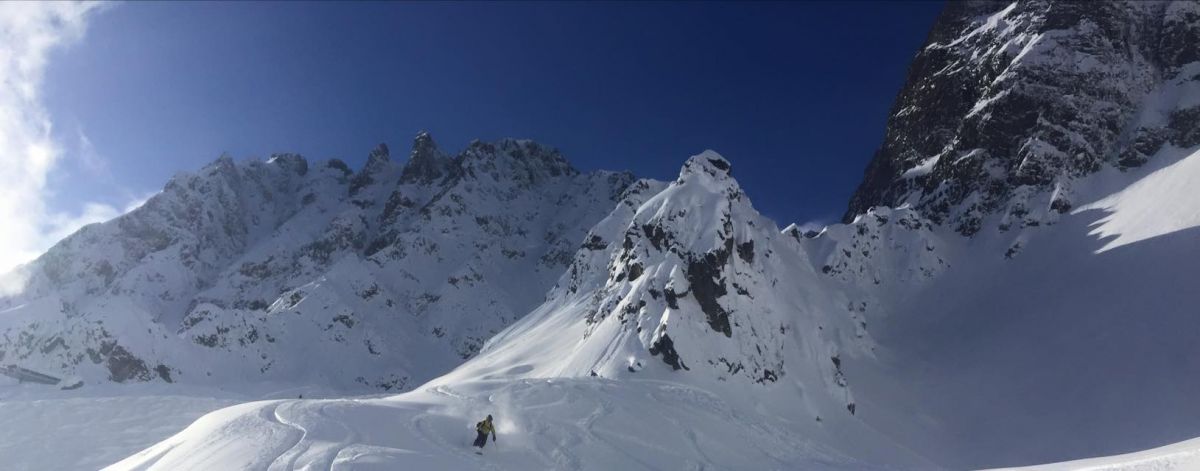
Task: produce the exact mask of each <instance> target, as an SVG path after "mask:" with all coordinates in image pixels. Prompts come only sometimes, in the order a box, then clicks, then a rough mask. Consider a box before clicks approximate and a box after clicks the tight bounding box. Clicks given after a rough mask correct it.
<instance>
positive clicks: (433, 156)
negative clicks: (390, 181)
mask: <svg viewBox="0 0 1200 471" xmlns="http://www.w3.org/2000/svg"><path fill="white" fill-rule="evenodd" d="M448 161H449V159H448V158H447V157H446V156H445V155H443V154H442V151H441V150H439V149H438V146H437V143H436V142H434V140H433V136H430V135H429V133H428V132H426V131H421V132H419V133H417V137H415V138H413V145H412V152H411V153H409V158H408V163H407V164H406V165H405V166H404V171H403V172H402V173H401V174H400V183H430V182H433V181H436V180H437V179H439V178H442V177H443V176H444V175H445V174H446V164H447V162H448Z"/></svg>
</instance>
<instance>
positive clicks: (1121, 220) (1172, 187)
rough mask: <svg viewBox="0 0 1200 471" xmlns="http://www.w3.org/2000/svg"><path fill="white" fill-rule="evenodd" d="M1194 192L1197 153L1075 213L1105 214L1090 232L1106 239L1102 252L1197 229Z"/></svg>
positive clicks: (1199, 214)
mask: <svg viewBox="0 0 1200 471" xmlns="http://www.w3.org/2000/svg"><path fill="white" fill-rule="evenodd" d="M1160 157H1168V156H1160ZM1158 160H1166V159H1158ZM1197 190H1200V150H1197V151H1194V152H1192V153H1191V154H1186V155H1185V156H1184V157H1183V158H1181V159H1178V160H1177V161H1175V162H1173V163H1171V164H1170V165H1167V166H1165V167H1163V168H1158V169H1155V170H1153V173H1150V174H1149V175H1146V176H1145V177H1143V178H1141V179H1139V180H1138V181H1137V183H1134V184H1132V185H1129V187H1127V188H1124V189H1122V190H1120V191H1117V192H1115V193H1113V194H1111V195H1109V196H1107V197H1105V198H1104V199H1101V200H1100V201H1097V202H1095V203H1092V204H1089V205H1087V206H1083V207H1081V208H1079V209H1078V210H1077V211H1088V210H1103V211H1105V212H1106V213H1108V214H1107V215H1106V216H1105V217H1104V218H1103V219H1100V220H1099V221H1096V223H1095V228H1094V229H1093V231H1092V234H1093V235H1096V236H1098V237H1101V238H1105V239H1109V240H1108V241H1107V243H1106V244H1105V245H1104V246H1103V247H1101V248H1100V249H1099V251H1100V252H1103V251H1106V250H1112V249H1115V248H1117V247H1121V246H1123V245H1128V244H1132V243H1135V242H1138V241H1142V240H1146V239H1150V238H1153V237H1159V236H1163V235H1167V234H1171V233H1173V232H1177V231H1182V230H1185V229H1190V228H1193V227H1196V226H1200V194H1197Z"/></svg>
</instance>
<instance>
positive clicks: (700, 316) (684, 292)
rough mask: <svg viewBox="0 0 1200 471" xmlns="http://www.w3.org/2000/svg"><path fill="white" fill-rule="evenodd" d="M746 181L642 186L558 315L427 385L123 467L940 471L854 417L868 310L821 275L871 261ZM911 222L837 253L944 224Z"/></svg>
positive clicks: (846, 238)
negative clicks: (796, 220)
mask: <svg viewBox="0 0 1200 471" xmlns="http://www.w3.org/2000/svg"><path fill="white" fill-rule="evenodd" d="M732 169H733V166H732V165H731V164H730V163H729V161H727V160H726V159H724V158H723V157H721V156H720V155H718V154H717V153H715V152H712V151H706V152H703V153H701V154H699V155H696V156H693V157H691V158H690V159H688V160H687V161H686V162H685V163H684V165H683V167H682V169H681V170H680V173H679V176H678V178H677V179H675V180H674V181H672V182H671V183H668V184H664V183H660V182H654V181H648V180H638V181H637V182H634V183H633V184H631V185H630V186H629V187H628V188H627V189H626V191H625V192H624V194H623V195H622V197H621V199H620V201H619V202H618V203H617V204H616V205H615V209H613V210H612V211H611V212H610V213H609V214H608V215H607V216H606V217H605V218H603V219H602V220H600V221H599V223H597V224H596V225H595V226H594V227H593V228H592V229H591V230H590V231H589V232H588V233H587V235H586V237H585V238H584V243H583V245H582V247H580V248H579V250H578V251H577V252H576V254H575V255H574V258H573V260H572V262H571V264H570V266H569V267H568V268H567V269H566V270H564V272H563V273H562V275H561V277H560V278H559V279H558V282H557V283H556V284H555V285H554V287H553V288H551V289H550V291H549V293H548V294H547V295H546V300H545V302H544V303H543V304H541V305H540V306H538V307H536V308H535V309H533V310H532V311H531V312H530V313H529V314H528V315H526V316H525V317H523V318H521V319H520V320H519V321H517V322H516V323H514V324H513V325H511V326H510V327H508V328H507V329H505V330H504V331H502V332H500V333H499V334H497V335H496V336H494V337H492V338H491V339H490V340H488V342H487V343H486V344H485V346H484V347H483V349H482V350H481V351H480V353H479V355H477V356H476V357H474V358H472V359H471V360H468V361H467V362H466V363H464V364H463V365H461V366H460V367H458V368H456V369H454V370H453V371H451V372H449V373H447V374H446V375H444V376H441V377H439V378H437V379H435V380H433V381H430V382H429V383H426V384H425V385H423V386H421V387H419V388H417V389H416V390H414V391H411V392H409V393H405V394H401V395H397V396H392V397H387V398H375V399H353V400H341V399H335V400H316V401H304V400H287V401H264V402H258V403H253V404H246V405H244V406H238V407H235V408H230V409H226V410H222V411H218V412H215V413H213V414H210V415H208V416H206V417H204V418H203V419H201V420H199V421H197V422H196V423H195V424H193V425H192V426H190V427H188V428H187V429H185V430H184V431H182V432H180V433H179V434H177V435H175V436H174V437H171V438H168V439H167V440H164V441H163V442H161V443H160V444H158V445H156V446H153V447H151V448H148V449H146V450H144V451H143V452H142V453H139V454H137V455H134V456H131V457H129V458H128V459H126V460H124V461H122V462H119V463H117V464H115V465H114V466H113V467H112V468H113V469H206V468H208V469H211V468H269V469H274V468H280V469H295V468H305V467H316V468H330V467H332V468H344V469H350V468H353V469H376V468H378V469H387V468H395V467H402V466H412V467H419V468H427V469H462V468H478V467H488V466H493V467H498V468H500V469H620V468H627V467H634V468H649V469H677V468H684V469H704V468H710V467H711V468H717V469H793V468H797V467H799V468H806V467H816V468H820V469H848V470H849V469H886V467H887V463H891V464H892V465H903V466H906V467H930V466H933V465H932V464H931V463H930V462H928V461H926V460H925V459H923V458H922V457H920V456H917V455H915V454H913V453H911V452H910V451H908V450H906V449H904V447H902V446H898V445H896V444H895V443H894V442H893V441H892V440H891V439H890V438H889V437H886V436H884V435H882V434H880V433H878V432H877V431H875V430H873V429H871V428H870V427H868V426H867V425H866V424H865V423H864V422H863V421H862V420H860V419H859V418H858V417H857V416H856V411H857V404H856V402H855V395H854V393H853V391H854V388H855V387H856V386H855V383H854V381H853V380H848V379H847V376H846V375H845V373H844V372H843V367H844V365H845V364H846V362H848V361H849V360H850V359H851V358H862V359H863V361H868V360H867V359H869V358H871V357H872V356H873V353H872V352H873V349H874V343H873V341H872V339H871V338H870V335H869V334H868V333H867V331H866V330H865V324H864V321H863V318H862V315H863V312H865V311H866V310H867V309H868V308H867V307H866V306H865V304H864V303H863V301H861V300H860V299H857V298H855V299H849V298H847V296H846V293H844V292H843V291H841V290H838V289H836V287H838V286H840V284H841V283H842V282H841V281H840V280H839V279H838V278H836V277H835V276H834V275H832V271H830V270H824V269H823V267H827V266H829V265H830V264H836V265H837V266H838V267H839V268H840V269H842V270H843V271H842V272H841V273H845V274H846V276H847V277H848V279H853V280H855V281H857V280H858V278H857V277H856V276H855V275H856V274H857V273H858V267H859V266H860V265H858V264H856V263H857V262H855V261H852V260H849V259H844V258H842V256H841V255H839V254H840V250H837V251H836V252H837V253H830V254H827V255H825V256H822V257H811V256H810V255H809V253H808V250H807V249H806V248H805V242H803V236H797V235H796V233H795V231H794V230H790V231H781V230H780V229H779V228H778V227H777V226H776V225H775V223H774V222H772V221H770V220H769V219H767V218H765V217H763V216H762V215H761V214H759V213H758V212H757V211H755V210H754V208H753V206H752V205H751V203H750V201H749V199H748V198H747V196H746V195H745V193H744V192H743V191H742V189H741V187H740V185H739V184H738V183H737V181H736V180H735V179H734V178H733V176H732V173H731V172H732ZM889 214H890V213H889ZM895 216H896V217H895V219H894V220H887V221H885V220H884V219H886V216H884V215H882V214H880V215H877V216H875V215H873V216H872V217H871V219H870V220H864V221H863V222H862V225H861V226H856V228H855V229H851V230H849V231H846V233H845V234H839V235H837V236H835V235H830V236H829V240H830V241H832V242H830V243H831V244H832V245H831V246H830V247H824V248H828V249H835V248H838V247H841V245H839V244H856V241H857V237H864V238H871V237H873V236H874V237H876V238H877V237H878V235H879V234H884V235H885V238H886V240H891V239H890V237H888V236H887V235H888V234H891V233H893V232H896V233H902V234H903V237H905V238H906V240H907V239H909V238H911V239H913V240H916V239H920V238H923V237H924V236H925V235H926V231H927V230H928V229H929V225H928V223H927V222H924V221H921V220H919V219H917V218H916V217H915V216H914V215H912V214H911V212H907V211H897V212H896V213H895ZM881 221H882V222H881ZM858 228H861V229H858ZM835 239H836V240H835ZM822 243H824V240H823V241H822ZM922 250H923V251H924V250H925V249H924V246H922ZM832 251H833V250H831V252H832ZM843 262H844V263H843ZM920 276H922V277H923V276H924V275H920ZM906 282H907V281H906ZM906 282H905V283H906ZM489 414H494V415H495V417H496V420H497V428H498V430H497V434H498V436H499V444H498V445H490V446H491V447H492V448H488V449H485V451H484V453H485V454H486V455H487V456H486V457H484V458H479V457H477V456H476V455H473V454H471V453H470V452H469V451H467V446H468V444H469V439H470V438H471V437H470V433H471V430H470V424H472V423H473V422H472V419H473V418H477V417H483V416H484V415H489ZM251 435H253V436H260V437H269V438H268V439H267V440H258V441H249V440H245V437H247V436H251Z"/></svg>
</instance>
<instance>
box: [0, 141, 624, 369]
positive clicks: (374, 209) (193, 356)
mask: <svg viewBox="0 0 1200 471" xmlns="http://www.w3.org/2000/svg"><path fill="white" fill-rule="evenodd" d="M632 181H633V178H632V176H631V175H629V174H627V173H613V172H592V173H587V174H583V173H580V172H579V171H577V170H575V169H574V168H573V167H571V165H570V164H569V163H568V162H567V161H566V160H565V159H564V158H563V157H562V155H561V154H559V153H558V152H557V151H556V150H554V149H551V148H548V147H545V146H542V145H540V144H537V143H534V142H531V141H522V140H513V139H506V140H501V141H498V142H495V143H484V142H478V141H476V142H472V143H471V144H470V145H469V146H468V147H467V148H466V149H465V150H463V151H462V152H460V153H458V154H457V155H454V156H450V155H447V154H444V153H443V152H441V151H440V150H439V149H438V148H437V146H436V144H435V143H434V142H433V140H432V138H431V137H430V136H429V135H428V134H426V133H422V134H420V135H418V136H417V137H416V138H415V139H414V143H413V148H412V151H411V153H410V156H409V159H408V161H407V162H405V163H396V162H393V161H392V159H391V156H390V153H389V149H388V148H387V146H385V145H382V144H381V145H380V146H378V147H377V148H376V149H374V150H373V151H372V152H371V154H370V156H369V158H368V160H367V163H366V165H365V166H364V167H363V168H362V169H361V170H359V171H357V172H355V171H352V170H351V169H350V168H348V167H347V166H346V165H345V164H344V163H343V162H341V161H338V160H330V161H324V162H313V163H310V162H308V161H307V160H306V159H304V158H303V157H301V156H298V155H293V154H278V155H275V156H272V157H271V158H270V159H269V160H268V161H265V162H263V161H247V162H235V161H234V160H233V159H232V158H229V157H228V156H222V157H221V158H220V159H218V160H217V161H215V162H213V163H212V164H210V165H208V166H206V167H205V168H203V169H201V170H200V171H199V172H195V173H183V174H180V175H178V176H176V177H175V178H173V179H172V180H171V181H170V182H169V183H168V184H167V185H166V187H165V188H164V189H163V191H162V192H161V193H159V194H158V195H156V196H154V197H153V198H151V199H150V200H149V201H147V202H146V204H145V205H143V206H142V207H141V208H139V209H137V210H135V211H133V212H131V213H130V214H127V215H125V216H122V217H119V218H117V219H115V220H113V221H109V222H106V223H103V224H97V225H92V226H88V227H85V228H83V229H82V230H80V231H79V232H78V233H76V234H74V235H72V236H70V237H68V238H67V239H65V240H63V241H62V242H60V243H59V244H57V245H56V246H55V247H53V248H52V249H51V250H50V251H48V252H47V253H46V254H45V255H43V256H42V257H40V258H39V259H38V260H36V261H35V262H32V263H31V264H29V265H28V266H25V267H22V268H21V269H20V273H18V274H17V275H19V276H21V277H22V278H24V279H25V281H26V282H25V283H24V289H23V290H22V292H21V293H20V294H17V295H13V296H7V297H4V298H0V310H3V311H4V312H5V315H4V317H3V318H0V358H3V361H4V362H6V363H20V364H22V365H25V366H27V367H30V368H35V369H41V370H45V371H50V372H54V373H57V374H60V375H68V374H77V375H79V376H82V377H83V378H84V379H85V380H87V381H89V382H95V381H117V382H124V381H148V380H163V381H184V382H221V383H224V382H229V381H246V380H254V379H272V380H288V381H310V380H312V381H318V382H321V383H323V384H337V385H341V386H342V387H360V388H366V387H370V388H383V389H397V388H400V389H403V388H405V387H411V384H409V383H410V382H412V381H421V380H423V379H427V378H429V377H431V376H432V375H434V374H437V373H440V372H443V371H445V370H446V369H448V368H450V367H451V366H453V365H454V364H456V363H458V362H460V361H461V360H462V359H464V358H468V357H470V356H471V355H473V354H474V353H475V352H476V351H477V350H478V348H479V346H480V345H482V343H483V341H484V340H485V339H486V338H488V337H489V336H490V335H491V334H492V333H494V332H496V331H498V330H499V329H501V328H503V327H504V326H506V325H507V324H509V323H511V322H512V321H513V320H515V319H517V318H518V317H520V316H521V315H522V314H524V313H525V312H526V311H528V310H529V309H531V308H532V307H533V306H534V305H535V304H536V303H537V302H540V301H541V299H542V296H543V294H544V293H545V290H546V289H547V288H549V287H550V285H551V284H553V282H554V280H555V279H556V278H557V277H558V275H559V274H560V273H561V271H562V270H563V268H565V267H566V265H567V264H568V263H569V262H570V259H571V255H572V254H573V253H574V252H575V250H576V249H577V248H578V246H579V244H580V243H581V241H582V240H583V234H584V233H585V231H586V230H587V228H589V227H591V226H592V225H593V224H594V223H595V222H596V221H597V220H599V219H600V218H601V217H602V216H603V215H604V214H606V213H607V212H608V211H610V210H611V209H612V207H613V205H614V204H615V202H616V199H617V197H618V196H619V195H620V194H621V192H622V191H624V189H625V188H626V186H628V185H629V184H630V183H631V182H632ZM512 273H521V274H522V276H521V277H513V276H511V274H512ZM10 276H11V275H10ZM318 352H319V353H318ZM416 352H421V355H419V356H417V355H414V354H415V353H416ZM415 358H421V360H420V361H417V360H415Z"/></svg>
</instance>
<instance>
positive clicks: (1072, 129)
mask: <svg viewBox="0 0 1200 471" xmlns="http://www.w3.org/2000/svg"><path fill="white" fill-rule="evenodd" d="M1198 43H1200V4H1197V3H1195V2H1192V1H1140V0H1139V1H1128V2H1059V1H1048V0H1047V1H1041V0H1031V1H1020V2H991V1H987V2H980V1H970V2H949V3H948V4H947V7H946V9H945V11H944V12H943V13H942V15H941V17H940V18H938V21H937V23H936V24H935V26H934V28H933V30H932V31H931V32H930V34H929V39H928V42H927V45H926V46H925V47H924V48H922V49H921V50H920V52H919V53H918V54H917V56H916V58H915V59H914V60H913V63H912V65H911V66H910V69H909V74H908V79H907V82H906V84H905V85H904V88H903V90H902V91H901V92H900V95H899V96H898V97H897V99H896V102H895V104H894V105H893V108H892V113H891V116H890V118H889V120H888V127H887V132H886V134H885V137H884V142H883V145H882V147H881V148H880V149H879V151H878V152H877V153H876V154H875V157H874V158H873V159H872V161H871V163H870V165H869V166H868V167H867V170H866V175H865V178H864V180H863V182H862V184H861V185H860V186H859V188H858V190H857V191H856V192H855V194H854V196H853V198H852V200H851V202H850V206H849V209H848V211H847V212H846V216H845V222H849V221H851V220H852V219H853V218H854V217H855V216H857V215H859V214H862V213H865V212H866V211H867V210H868V209H869V208H871V207H873V206H891V207H897V206H901V205H904V204H909V205H911V206H913V207H915V208H918V209H919V210H921V212H922V213H923V214H924V215H925V216H926V217H928V218H930V219H931V220H932V221H934V222H935V223H944V224H946V225H948V226H950V227H952V228H954V230H956V231H957V232H959V233H961V234H964V235H973V234H975V233H977V232H979V231H980V230H983V229H985V228H993V229H999V230H1001V231H1006V230H1010V229H1012V230H1015V229H1020V228H1023V227H1029V226H1038V225H1042V224H1048V223H1053V222H1055V221H1056V220H1058V219H1059V218H1060V216H1061V215H1062V214H1065V213H1067V212H1069V211H1070V210H1071V209H1072V208H1075V207H1078V206H1079V204H1080V198H1081V195H1080V194H1079V193H1080V188H1078V186H1079V185H1080V180H1081V179H1083V178H1084V177H1086V176H1088V175H1092V174H1095V173H1096V172H1098V171H1100V170H1102V169H1110V168H1111V169H1119V170H1123V171H1126V170H1129V169H1133V168H1137V167H1139V166H1142V165H1144V164H1145V163H1146V162H1147V161H1148V160H1149V159H1150V158H1151V157H1152V156H1153V155H1155V154H1156V153H1157V152H1159V151H1160V150H1162V149H1164V148H1171V147H1174V148H1190V147H1193V146H1196V145H1200V62H1197V61H1200V47H1197V44H1198Z"/></svg>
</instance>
